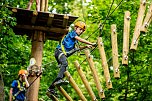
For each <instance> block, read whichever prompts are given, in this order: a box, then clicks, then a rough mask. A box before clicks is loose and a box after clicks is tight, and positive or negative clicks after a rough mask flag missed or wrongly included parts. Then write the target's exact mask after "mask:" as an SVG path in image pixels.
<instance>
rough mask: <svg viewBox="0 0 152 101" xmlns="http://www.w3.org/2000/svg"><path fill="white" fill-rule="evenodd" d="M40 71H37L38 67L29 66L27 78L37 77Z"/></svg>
mask: <svg viewBox="0 0 152 101" xmlns="http://www.w3.org/2000/svg"><path fill="white" fill-rule="evenodd" d="M41 71H42V70H39V66H38V65H31V66H29V67H28V72H29V76H35V75H36V76H38V75H39V74H40V73H41Z"/></svg>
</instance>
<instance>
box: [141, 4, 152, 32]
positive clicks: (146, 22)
mask: <svg viewBox="0 0 152 101" xmlns="http://www.w3.org/2000/svg"><path fill="white" fill-rule="evenodd" d="M151 20H152V2H151V5H150V7H149V9H148V12H147V14H146V17H145V19H144V22H143V25H142V27H141V31H142V32H147V29H148V27H149V25H150V23H151Z"/></svg>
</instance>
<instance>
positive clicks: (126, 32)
mask: <svg viewBox="0 0 152 101" xmlns="http://www.w3.org/2000/svg"><path fill="white" fill-rule="evenodd" d="M129 35H130V12H129V11H126V12H125V16H124V33H123V55H122V64H123V65H128V53H129Z"/></svg>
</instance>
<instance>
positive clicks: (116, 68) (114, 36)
mask: <svg viewBox="0 0 152 101" xmlns="http://www.w3.org/2000/svg"><path fill="white" fill-rule="evenodd" d="M111 43H112V61H113V69H114V70H113V71H114V77H115V78H120V73H119V61H118V42H117V30H116V25H115V24H113V25H111Z"/></svg>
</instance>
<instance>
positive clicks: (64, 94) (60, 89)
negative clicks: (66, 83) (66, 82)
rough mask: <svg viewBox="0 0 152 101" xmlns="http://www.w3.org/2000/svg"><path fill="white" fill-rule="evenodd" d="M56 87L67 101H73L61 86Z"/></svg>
mask: <svg viewBox="0 0 152 101" xmlns="http://www.w3.org/2000/svg"><path fill="white" fill-rule="evenodd" d="M56 87H57V88H58V90H59V91H60V92H61V94H62V95H63V96H64V97H65V98H66V100H67V101H73V100H72V98H71V97H70V96H69V95H68V94H67V92H66V91H65V90H64V89H63V88H62V87H61V86H56Z"/></svg>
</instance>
